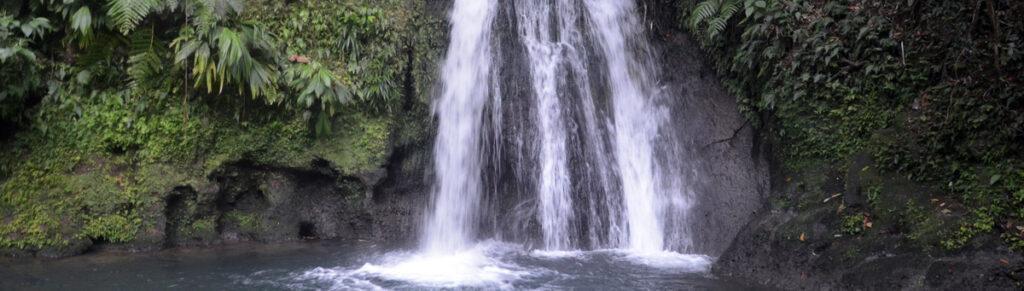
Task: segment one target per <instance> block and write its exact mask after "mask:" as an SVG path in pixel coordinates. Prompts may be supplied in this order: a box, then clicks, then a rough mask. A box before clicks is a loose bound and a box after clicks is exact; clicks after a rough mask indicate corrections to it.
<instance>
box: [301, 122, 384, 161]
mask: <svg viewBox="0 0 1024 291" xmlns="http://www.w3.org/2000/svg"><path fill="white" fill-rule="evenodd" d="M340 122H341V123H342V124H341V126H340V128H341V129H340V130H338V132H337V133H335V134H333V135H331V136H329V137H327V138H324V139H319V140H317V141H316V143H314V144H313V146H312V148H310V151H309V152H310V154H311V155H313V156H317V157H322V158H324V159H326V160H328V161H330V162H331V163H332V164H334V165H335V166H337V167H338V169H340V170H341V171H342V173H346V174H357V173H362V172H367V171H372V170H375V169H377V168H379V167H380V166H381V165H383V164H384V162H385V159H386V158H387V153H388V140H389V137H390V134H391V124H392V121H391V119H389V118H384V117H366V116H362V115H352V116H347V117H346V118H344V119H343V120H342V121H340Z"/></svg>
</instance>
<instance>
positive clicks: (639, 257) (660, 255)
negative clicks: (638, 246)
mask: <svg viewBox="0 0 1024 291" xmlns="http://www.w3.org/2000/svg"><path fill="white" fill-rule="evenodd" d="M620 254H621V255H622V257H623V258H624V259H626V260H627V261H630V262H632V263H635V264H640V265H645V266H648V267H653V268H659V269H672V270H675V271H679V272H686V273H704V272H708V271H710V270H711V264H712V263H713V262H714V259H713V258H711V257H709V256H705V255H696V254H680V253H676V252H669V251H655V252H636V251H629V250H624V251H620Z"/></svg>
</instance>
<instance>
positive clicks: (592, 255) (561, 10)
mask: <svg viewBox="0 0 1024 291" xmlns="http://www.w3.org/2000/svg"><path fill="white" fill-rule="evenodd" d="M450 21H451V34H450V38H451V40H450V43H449V47H448V52H447V55H446V57H445V60H444V63H443V64H442V66H441V72H440V74H441V84H440V86H441V88H440V90H439V95H438V96H436V97H435V99H434V102H433V113H434V116H435V117H436V120H437V137H436V140H435V144H434V159H433V166H434V171H433V183H432V185H433V186H432V188H431V189H430V198H431V200H430V203H429V204H428V205H426V211H425V217H424V219H423V225H422V229H423V232H422V237H421V243H420V248H419V250H417V251H414V252H391V253H387V254H385V255H383V256H381V257H378V258H377V259H374V260H371V261H370V262H369V263H366V264H365V265H363V266H362V267H359V268H356V269H350V268H334V269H325V268H316V269H313V270H310V271H307V272H305V273H303V274H301V275H300V276H298V277H299V278H301V280H311V281H314V282H330V283H331V284H335V285H333V286H334V287H338V289H346V288H355V289H366V288H369V289H373V288H375V287H380V286H387V287H385V288H392V287H394V288H412V289H421V288H424V287H426V288H461V287H485V288H488V289H490V288H495V289H512V288H531V289H532V288H542V289H543V288H544V287H545V286H546V287H548V288H560V287H570V288H574V287H582V288H584V289H590V288H613V289H614V288H616V287H612V286H619V288H628V287H636V286H641V285H637V283H638V282H636V280H637V278H640V279H639V280H640V281H645V280H651V281H652V282H656V283H653V285H651V286H652V287H654V288H656V287H655V286H661V287H665V286H671V285H670V284H677V283H673V282H678V281H675V278H680V277H685V278H689V279H687V280H696V279H694V278H695V277H693V276H698V277H699V276H701V275H699V274H701V273H703V272H706V271H707V270H708V267H709V265H710V262H711V259H710V258H709V257H707V256H704V255H697V254H690V253H692V252H693V250H692V246H691V242H690V235H691V234H690V233H689V231H688V229H690V227H689V224H690V223H689V222H688V219H689V218H688V215H689V213H688V212H689V211H688V209H689V205H690V201H691V199H692V195H693V191H692V190H690V189H691V187H689V186H688V184H687V181H685V180H684V177H685V175H683V174H684V173H686V171H688V170H690V169H688V168H687V167H686V166H687V164H686V161H685V160H683V158H682V157H685V156H686V155H680V154H679V153H678V151H679V149H680V148H682V145H681V144H680V141H679V137H678V136H677V135H676V134H675V133H674V132H675V131H673V130H670V129H671V128H667V126H668V125H667V123H668V121H669V120H670V119H671V117H672V114H673V112H671V110H670V108H673V107H672V106H671V105H672V104H671V102H673V100H672V99H673V98H669V97H671V96H663V95H664V94H663V93H662V91H663V90H662V89H661V88H660V87H659V86H660V85H659V83H658V82H659V81H658V74H657V73H656V71H657V70H658V66H657V64H655V62H654V59H653V57H652V56H653V55H654V54H653V53H652V51H651V48H650V47H649V45H648V43H647V35H646V32H645V31H644V28H643V24H642V21H641V19H640V17H639V16H638V11H637V7H636V6H635V4H633V3H632V1H619V0H564V1H562V0H559V1H554V0H510V1H498V0H455V1H454V4H453V7H452V10H451V14H450ZM651 268H654V269H656V270H658V271H655V272H651V271H650V270H651ZM624 278H631V279H624ZM615 282H619V283H615ZM623 282H625V285H623ZM694 282H696V281H694ZM609 284H612V285H609ZM615 284H618V285H615ZM332 289H334V288H333V287H332Z"/></svg>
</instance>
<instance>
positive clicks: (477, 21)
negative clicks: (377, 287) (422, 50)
mask: <svg viewBox="0 0 1024 291" xmlns="http://www.w3.org/2000/svg"><path fill="white" fill-rule="evenodd" d="M496 6H497V5H496V1H493V0H456V1H455V6H454V8H453V10H452V13H451V22H452V32H451V44H450V46H449V48H448V54H447V57H446V58H445V62H444V65H443V67H442V71H441V72H442V75H441V80H442V82H443V84H442V93H441V96H440V98H437V99H436V101H435V102H434V104H433V110H434V115H436V116H437V117H438V131H437V138H436V141H435V145H434V168H435V174H436V175H437V176H436V177H437V179H436V182H435V183H434V189H433V194H432V195H433V203H432V206H431V208H430V210H429V211H428V216H427V220H426V225H425V233H424V240H423V246H424V250H425V251H427V252H433V253H444V252H452V251H456V250H459V249H464V248H466V247H467V246H468V245H469V244H470V243H472V239H473V237H474V235H475V229H476V224H477V211H478V208H479V206H480V199H481V195H482V193H481V191H482V189H483V187H482V182H481V171H482V162H481V161H480V155H481V145H480V135H481V127H482V125H481V123H482V121H481V120H482V115H483V112H484V106H485V104H486V103H487V100H488V96H489V94H490V91H491V90H490V85H491V82H490V76H491V59H492V56H491V41H490V38H491V24H492V23H493V21H494V15H495V11H496V8H497V7H496Z"/></svg>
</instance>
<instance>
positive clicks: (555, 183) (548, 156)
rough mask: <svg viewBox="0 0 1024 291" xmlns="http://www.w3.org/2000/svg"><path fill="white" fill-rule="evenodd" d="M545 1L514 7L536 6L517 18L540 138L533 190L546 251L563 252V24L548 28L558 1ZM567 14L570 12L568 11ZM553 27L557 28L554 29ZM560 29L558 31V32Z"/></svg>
mask: <svg viewBox="0 0 1024 291" xmlns="http://www.w3.org/2000/svg"><path fill="white" fill-rule="evenodd" d="M548 2H549V1H546V0H520V1H517V3H516V5H517V6H518V7H535V8H534V9H528V10H523V11H520V13H519V14H518V20H519V22H518V23H519V34H520V38H521V40H522V43H523V45H524V46H525V47H526V52H527V55H528V57H529V60H530V66H529V67H530V71H531V72H530V75H531V81H532V83H533V95H534V98H535V100H536V101H535V102H536V104H537V112H536V117H537V123H538V124H537V127H538V128H539V130H538V131H539V135H540V139H539V140H538V142H539V143H540V155H539V158H538V160H539V163H540V172H539V173H538V174H539V177H538V179H539V180H540V183H538V185H537V186H538V187H537V200H538V201H539V208H540V209H539V211H538V215H539V216H538V219H539V220H540V224H541V232H542V234H543V240H544V247H545V249H551V250H562V249H568V248H569V247H570V237H569V222H570V219H571V217H572V214H573V212H572V201H571V199H572V197H571V196H570V195H571V193H570V185H569V183H570V182H569V168H568V155H567V153H566V132H565V131H566V128H565V122H563V118H564V117H563V111H562V104H560V102H561V101H560V100H559V95H558V94H559V88H558V83H559V78H564V77H565V75H564V74H562V71H563V69H562V68H561V66H562V62H563V59H564V58H565V54H567V53H569V52H567V51H566V50H565V49H564V45H565V44H564V42H563V40H562V39H561V36H563V35H565V32H564V31H560V30H563V29H566V26H565V25H564V21H560V22H558V23H552V22H551V20H552V8H555V9H556V10H558V11H559V12H562V11H564V10H566V9H564V7H561V6H562V5H564V3H565V1H561V2H558V3H562V4H556V5H554V6H556V7H552V5H548ZM569 11H571V9H569ZM555 16H556V17H557V19H558V20H561V19H565V18H570V17H572V16H574V15H572V14H569V13H557V14H555ZM553 26H555V27H554V28H553ZM556 30H558V31H556Z"/></svg>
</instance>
